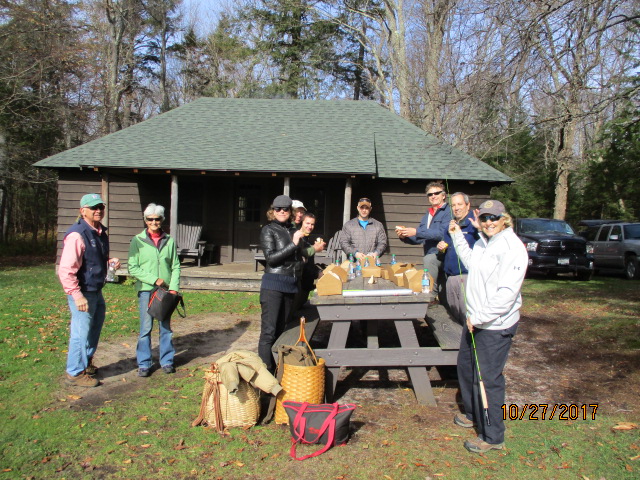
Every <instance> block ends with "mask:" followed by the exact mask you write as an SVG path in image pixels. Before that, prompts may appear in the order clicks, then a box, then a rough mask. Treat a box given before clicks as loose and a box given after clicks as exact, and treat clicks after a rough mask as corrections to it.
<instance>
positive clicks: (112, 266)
mask: <svg viewBox="0 0 640 480" xmlns="http://www.w3.org/2000/svg"><path fill="white" fill-rule="evenodd" d="M105 280H106V281H107V282H111V283H117V282H118V275H116V262H109V265H108V266H107V276H106V277H105Z"/></svg>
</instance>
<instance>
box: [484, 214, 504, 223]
mask: <svg viewBox="0 0 640 480" xmlns="http://www.w3.org/2000/svg"><path fill="white" fill-rule="evenodd" d="M501 218H502V215H480V221H481V222H484V223H486V222H497V221H498V220H500V219H501Z"/></svg>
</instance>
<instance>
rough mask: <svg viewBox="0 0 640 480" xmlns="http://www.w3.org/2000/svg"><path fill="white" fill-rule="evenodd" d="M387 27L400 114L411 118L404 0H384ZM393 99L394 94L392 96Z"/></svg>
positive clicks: (390, 58)
mask: <svg viewBox="0 0 640 480" xmlns="http://www.w3.org/2000/svg"><path fill="white" fill-rule="evenodd" d="M384 13H385V18H384V20H385V27H386V30H387V32H386V33H387V43H388V47H389V60H390V61H391V67H392V69H393V77H394V83H395V90H396V92H397V93H398V105H399V109H400V116H401V117H402V118H406V119H407V120H409V119H410V116H411V112H410V110H409V98H410V97H411V95H410V92H409V67H408V65H407V43H406V37H405V36H406V27H405V17H404V0H384ZM390 101H393V95H391V96H390Z"/></svg>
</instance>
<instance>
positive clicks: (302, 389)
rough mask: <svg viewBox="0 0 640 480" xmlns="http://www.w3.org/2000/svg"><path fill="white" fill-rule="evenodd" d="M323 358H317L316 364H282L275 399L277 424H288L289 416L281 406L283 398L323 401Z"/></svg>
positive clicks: (299, 400) (296, 400) (298, 400)
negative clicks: (280, 377)
mask: <svg viewBox="0 0 640 480" xmlns="http://www.w3.org/2000/svg"><path fill="white" fill-rule="evenodd" d="M324 367H325V362H324V358H319V359H318V364H317V365H314V366H311V367H306V366H299V365H287V364H285V365H284V372H283V374H282V381H281V382H280V385H282V391H281V392H280V393H279V394H278V398H277V400H276V416H275V422H276V423H277V424H284V425H288V424H289V417H288V416H287V412H286V411H285V409H284V407H283V406H282V402H284V401H285V400H291V401H294V402H309V403H322V402H323V401H324V375H325V371H324Z"/></svg>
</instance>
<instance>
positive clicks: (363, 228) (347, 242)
mask: <svg viewBox="0 0 640 480" xmlns="http://www.w3.org/2000/svg"><path fill="white" fill-rule="evenodd" d="M357 208H358V216H357V217H355V218H352V219H351V220H349V221H348V222H347V223H345V224H344V225H343V227H342V233H341V234H340V248H342V251H343V252H344V253H346V254H347V255H349V254H352V255H353V256H355V257H356V259H358V260H361V259H364V257H366V256H367V255H371V256H374V257H375V256H378V257H380V256H382V254H383V253H384V252H385V250H386V249H387V232H386V231H385V228H384V226H383V225H382V223H380V222H379V221H378V220H376V219H374V218H371V216H370V215H371V210H372V209H373V206H372V204H371V200H370V199H369V198H367V197H362V198H360V199H359V200H358V207H357Z"/></svg>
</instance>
